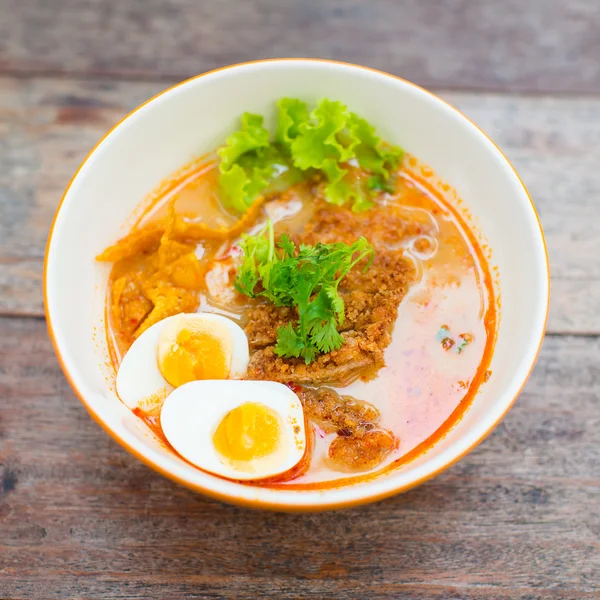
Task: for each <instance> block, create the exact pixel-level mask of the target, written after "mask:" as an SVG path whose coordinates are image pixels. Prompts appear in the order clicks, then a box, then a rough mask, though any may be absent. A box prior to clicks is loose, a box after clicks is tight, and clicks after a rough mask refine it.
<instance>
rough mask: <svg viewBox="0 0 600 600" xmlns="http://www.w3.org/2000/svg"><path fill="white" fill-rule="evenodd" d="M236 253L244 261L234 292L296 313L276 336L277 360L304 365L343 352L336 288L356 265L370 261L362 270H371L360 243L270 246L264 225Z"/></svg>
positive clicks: (366, 247)
mask: <svg viewBox="0 0 600 600" xmlns="http://www.w3.org/2000/svg"><path fill="white" fill-rule="evenodd" d="M241 248H242V251H243V254H244V256H243V261H242V264H241V265H240V267H239V269H238V273H237V276H236V279H235V288H236V289H237V290H238V291H239V292H240V293H242V294H245V295H247V296H250V297H256V296H263V297H265V298H267V299H268V300H270V301H271V302H273V303H274V304H275V305H277V306H293V307H295V308H296V310H297V311H298V322H297V323H296V324H295V325H294V324H292V323H288V324H287V325H285V326H284V327H282V328H280V329H279V330H278V332H277V344H276V346H275V352H276V354H278V355H279V356H284V357H294V358H303V359H304V360H305V362H306V363H307V364H309V363H310V362H312V361H313V360H314V359H315V358H316V356H317V355H318V354H319V353H322V352H331V351H332V350H336V349H338V348H340V347H341V346H342V344H343V343H344V338H343V337H342V336H341V334H340V333H339V332H338V329H337V328H338V327H339V326H340V325H341V324H342V323H343V321H344V300H343V298H342V297H341V296H340V294H339V292H338V286H339V284H340V281H341V280H342V279H343V278H344V277H345V276H346V275H347V274H348V272H349V271H350V269H352V268H353V267H354V266H356V265H357V264H358V263H359V262H360V261H363V260H365V259H370V260H369V261H368V262H367V265H366V267H365V268H368V267H369V266H370V261H372V258H373V248H372V246H371V245H370V244H369V243H368V242H367V240H366V239H365V238H364V237H361V238H360V239H358V240H357V241H356V242H354V244H352V245H350V246H349V245H347V244H344V243H341V242H338V243H335V244H322V243H318V244H316V245H315V246H308V245H301V246H300V248H297V247H296V245H295V244H294V242H293V241H292V240H291V239H290V238H289V236H287V235H283V236H281V238H280V239H279V241H278V242H277V243H275V241H274V235H273V225H272V223H271V222H270V221H268V222H267V225H266V226H265V228H264V229H263V230H262V231H261V232H259V233H258V234H257V235H255V236H244V237H243V239H242V242H241ZM259 284H260V285H261V287H260V288H258V287H257V286H258V285H259ZM257 289H258V290H259V291H257Z"/></svg>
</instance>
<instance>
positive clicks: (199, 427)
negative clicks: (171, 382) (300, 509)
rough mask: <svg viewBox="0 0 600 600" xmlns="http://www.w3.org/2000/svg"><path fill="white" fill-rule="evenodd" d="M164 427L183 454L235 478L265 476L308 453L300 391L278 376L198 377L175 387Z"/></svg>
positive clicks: (166, 407)
mask: <svg viewBox="0 0 600 600" xmlns="http://www.w3.org/2000/svg"><path fill="white" fill-rule="evenodd" d="M160 425H161V428H162V431H163V433H164V435H165V437H166V438H167V440H168V441H169V443H170V444H171V445H172V446H173V448H174V449H175V450H176V451H177V452H178V453H179V454H180V455H181V456H183V458H185V459H187V460H188V461H189V462H191V463H192V464H193V465H195V466H197V467H200V468H201V469H204V470H205V471H208V472H210V473H214V474H215V475H221V476H222V477H227V478H229V479H237V480H242V479H243V480H251V479H265V478H268V477H272V476H274V475H279V474H280V473H284V472H285V471H288V470H289V469H291V468H292V467H294V466H295V465H296V464H297V463H298V462H299V461H300V460H301V459H302V457H303V456H304V451H305V449H306V433H305V425H304V413H303V410H302V404H301V403H300V400H299V398H298V396H297V395H296V394H295V393H294V392H292V390H290V389H289V388H288V387H287V386H285V385H283V384H281V383H276V382H274V381H193V382H191V383H186V384H185V385H183V386H181V387H180V388H178V389H176V390H175V391H174V392H172V393H171V394H170V395H169V396H168V398H167V399H166V400H165V402H164V404H163V406H162V410H161V413H160Z"/></svg>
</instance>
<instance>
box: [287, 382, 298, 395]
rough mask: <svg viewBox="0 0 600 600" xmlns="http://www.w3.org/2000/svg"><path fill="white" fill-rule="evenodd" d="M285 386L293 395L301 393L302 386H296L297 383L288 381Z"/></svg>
mask: <svg viewBox="0 0 600 600" xmlns="http://www.w3.org/2000/svg"><path fill="white" fill-rule="evenodd" d="M285 385H287V387H289V388H290V390H292V392H294V394H297V393H298V392H300V391H302V386H301V385H298V384H297V383H294V382H293V381H288V382H287V383H286V384H285Z"/></svg>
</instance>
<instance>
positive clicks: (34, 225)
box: [0, 77, 600, 333]
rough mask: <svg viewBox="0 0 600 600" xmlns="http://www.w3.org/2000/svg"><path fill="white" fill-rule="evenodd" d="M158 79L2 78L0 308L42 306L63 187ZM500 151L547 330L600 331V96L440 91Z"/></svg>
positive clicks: (31, 310)
mask: <svg viewBox="0 0 600 600" xmlns="http://www.w3.org/2000/svg"><path fill="white" fill-rule="evenodd" d="M164 86H165V84H164V83H157V82H114V81H111V82H109V81H86V80H76V81H72V80H61V79H46V78H34V79H17V78H6V77H5V78H0V210H2V219H1V220H0V313H1V314H23V315H36V314H38V315H39V314H41V313H42V299H41V293H40V285H39V284H40V281H41V269H42V258H43V253H44V246H45V243H46V237H47V232H48V228H49V226H50V223H51V220H52V216H53V214H54V211H55V209H56V206H57V204H58V202H59V201H60V197H61V195H62V192H63V190H64V188H65V186H66V185H67V183H68V181H69V180H70V178H71V176H72V174H73V172H74V171H75V169H76V168H77V166H78V164H79V163H80V162H81V160H83V158H84V157H85V155H86V154H87V152H88V151H89V150H90V149H91V148H92V147H93V145H94V144H95V142H96V141H97V140H98V139H99V138H100V137H102V135H103V134H104V133H105V132H106V131H107V129H108V128H110V126H111V125H113V124H114V123H116V122H117V121H118V120H119V119H120V118H121V117H122V116H124V115H125V114H126V113H127V112H128V111H129V110H131V109H133V108H134V107H135V106H137V105H138V104H139V103H140V102H142V101H144V100H145V99H147V98H148V97H150V96H152V95H153V94H155V93H156V92H158V91H160V90H161V89H162V88H163V87H164ZM441 95H442V96H443V97H444V98H446V99H447V100H449V101H450V102H451V103H452V104H454V105H456V106H457V107H458V108H459V109H460V110H462V111H464V113H465V114H466V115H467V116H469V117H470V118H472V119H473V120H474V121H475V122H476V123H478V124H479V125H480V126H481V127H482V128H483V129H484V130H485V131H486V132H487V133H488V134H489V135H491V137H492V138H493V139H494V140H495V141H496V142H497V143H498V144H499V145H500V147H501V148H502V149H503V150H504V151H505V152H506V154H507V156H508V157H509V159H511V160H512V161H513V163H514V165H515V166H516V168H517V170H518V171H519V173H520V174H521V176H522V178H523V180H524V181H525V184H526V185H527V186H528V188H529V190H530V192H531V195H532V196H533V199H534V201H535V202H536V205H537V207H538V209H539V212H540V216H541V219H542V223H543V225H544V229H545V232H546V236H547V242H548V248H549V253H550V262H551V267H552V269H551V270H552V309H551V315H550V322H549V331H551V332H555V333H557V332H564V333H599V332H600V322H599V321H598V319H597V316H596V315H597V314H599V313H600V262H599V261H598V259H597V257H598V256H599V255H600V219H598V215H599V214H600V169H598V165H599V164H600V97H568V98H563V97H544V98H540V97H537V96H514V95H498V94H487V93H486V94H479V93H478V94H474V93H458V92H448V91H442V92H441Z"/></svg>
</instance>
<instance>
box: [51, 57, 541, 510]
mask: <svg viewBox="0 0 600 600" xmlns="http://www.w3.org/2000/svg"><path fill="white" fill-rule="evenodd" d="M286 62H287V63H298V62H305V63H324V64H329V65H334V66H342V67H351V68H355V69H362V70H365V71H370V72H372V73H375V74H378V75H382V76H385V77H389V78H392V79H395V80H398V81H400V82H402V83H403V84H404V85H407V86H410V87H413V88H415V89H416V90H418V91H419V92H421V93H424V94H427V95H429V96H431V97H433V98H434V99H435V100H436V101H438V102H441V103H443V104H445V105H446V107H447V108H449V109H451V110H452V111H453V112H455V113H456V114H457V115H458V117H459V118H462V119H464V120H465V121H467V122H468V123H470V124H471V125H472V126H473V127H474V128H475V129H476V130H477V131H478V132H479V133H480V134H482V135H483V137H484V138H485V139H487V140H488V141H489V142H490V143H491V144H492V146H493V147H494V148H495V149H496V150H497V151H498V153H499V155H500V156H501V157H502V158H503V159H504V161H505V163H506V165H507V166H508V167H509V168H510V170H511V171H512V173H513V174H514V176H515V177H516V179H517V181H518V182H519V183H520V185H521V187H522V189H523V192H524V193H525V195H526V197H527V199H528V200H529V203H530V207H531V210H532V212H533V215H534V216H535V219H536V221H537V224H538V228H539V235H540V239H541V242H542V246H543V250H544V253H543V256H544V261H545V266H546V273H545V277H546V292H545V295H544V299H545V307H544V318H543V326H542V328H541V330H540V338H539V340H538V342H537V349H536V351H535V353H534V354H533V355H532V358H531V363H530V365H529V367H528V370H527V373H526V374H525V376H524V378H523V381H522V383H521V385H520V386H519V388H518V389H517V390H516V393H515V394H514V396H513V397H512V398H511V399H510V401H509V402H508V403H507V405H506V407H505V408H504V410H503V412H502V413H501V414H500V415H499V416H498V417H497V419H496V420H495V421H494V422H492V423H491V424H489V426H488V427H487V428H486V429H485V430H483V431H482V432H480V434H479V435H478V436H477V437H476V438H475V439H474V440H473V441H472V442H471V443H470V444H469V445H468V446H467V447H466V448H464V449H462V450H461V451H460V452H459V453H458V454H457V455H456V456H454V457H453V458H452V459H451V460H449V461H447V462H445V463H444V464H443V465H441V466H439V467H438V468H436V469H434V470H431V471H430V472H428V473H426V474H424V475H423V476H421V477H420V478H418V479H417V480H415V481H412V482H409V483H405V484H399V485H397V486H394V487H392V488H391V489H387V490H384V491H383V492H374V493H372V494H367V495H363V496H361V497H359V498H349V499H346V500H341V501H338V502H328V501H327V499H326V498H325V497H324V496H321V499H320V500H319V501H317V502H313V503H298V504H296V503H286V502H272V501H269V500H264V499H259V498H252V499H249V498H241V497H238V496H236V495H233V494H226V493H222V492H219V491H216V490H214V489H212V488H210V487H205V486H203V485H199V484H197V483H192V482H190V481H186V480H185V479H182V478H181V477H179V476H178V475H176V474H174V473H172V472H170V471H168V470H167V469H166V468H163V467H162V466H161V465H159V464H157V463H156V462H154V461H153V460H152V459H151V458H149V457H147V456H145V455H144V454H142V453H141V452H139V451H138V450H137V449H135V448H133V447H132V446H131V445H130V444H129V443H128V442H127V441H126V440H125V439H123V438H121V437H120V436H119V435H118V434H117V433H116V432H115V431H113V429H111V428H110V427H109V426H108V425H107V424H106V423H105V422H104V421H103V420H102V419H101V418H100V416H99V415H98V414H97V413H96V412H95V411H94V409H93V408H92V406H91V405H90V404H89V403H88V402H87V401H86V399H85V396H84V394H83V392H81V391H80V390H79V389H78V388H77V386H76V385H75V383H74V380H73V378H72V377H71V374H70V373H69V370H68V369H67V366H66V362H65V360H64V359H63V356H62V354H61V351H60V349H59V347H58V343H57V341H56V336H55V334H54V329H53V325H52V317H51V314H50V310H49V307H48V256H49V251H50V247H51V244H52V238H53V234H54V229H55V224H56V222H57V219H58V216H59V213H60V211H61V208H62V206H63V203H64V201H65V198H66V197H67V195H68V193H69V190H70V189H71V187H72V185H73V183H74V181H75V180H76V178H77V176H78V175H79V172H80V171H81V170H82V168H83V167H84V165H85V164H86V163H87V162H88V160H89V159H90V158H91V157H92V155H93V154H94V153H95V152H96V150H97V149H98V147H99V146H100V145H101V144H102V143H103V142H104V141H105V139H106V138H107V137H108V136H109V135H111V134H112V133H113V131H115V130H116V129H117V128H118V127H120V126H121V124H123V123H124V122H125V121H126V120H127V119H129V118H130V117H132V116H133V115H134V114H135V113H136V112H137V111H139V110H140V109H141V108H143V107H144V106H146V105H147V104H150V103H151V102H153V101H154V100H155V99H157V98H159V97H160V96H162V95H163V94H166V93H169V92H171V91H173V90H174V89H176V88H178V87H180V86H183V85H186V84H188V83H190V82H192V81H195V80H198V79H200V78H202V77H206V76H208V75H212V74H215V73H219V72H223V71H227V70H231V69H236V68H239V67H245V66H251V65H261V64H266V63H286ZM42 288H43V299H44V314H45V317H46V326H47V330H48V335H49V337H50V341H51V343H52V346H53V348H54V352H55V354H56V357H57V359H58V362H59V365H60V367H61V370H62V371H63V374H64V375H65V378H66V379H67V381H68V383H69V385H70V387H71V389H72V390H73V391H74V393H75V395H76V396H77V397H78V398H79V400H80V402H81V403H82V404H83V405H84V407H85V408H86V409H87V411H88V413H89V414H90V415H91V417H92V418H93V419H94V420H95V421H96V423H98V424H99V425H100V426H101V427H102V429H104V431H106V433H108V434H109V435H110V437H112V438H113V440H115V441H116V442H117V443H118V444H120V445H121V446H122V447H123V448H124V449H125V450H127V452H129V453H130V454H132V455H134V456H135V457H136V458H137V459H138V460H140V461H141V462H142V463H144V464H145V465H146V466H148V467H150V468H151V469H153V470H154V471H157V472H158V473H160V474H161V475H163V476H165V477H167V478H168V479H171V480H172V481H174V482H176V483H178V484H179V485H182V486H184V487H186V488H188V489H190V490H192V491H194V492H197V493H201V494H203V495H205V496H208V497H210V498H213V499H216V500H220V501H222V502H227V503H229V504H235V505H238V506H244V507H247V508H253V509H267V510H277V511H285V512H316V511H322V510H335V509H342V508H351V507H355V506H360V505H363V504H368V503H372V502H376V501H379V500H383V499H385V498H388V497H391V496H394V495H396V494H400V493H402V492H405V491H408V490H410V489H412V488H414V487H417V486H418V485H421V484H422V483H424V482H425V481H427V480H429V479H431V478H433V477H435V476H437V475H438V474H440V473H441V472H443V471H445V470H446V469H448V468H449V467H451V466H452V465H453V464H455V463H456V462H457V461H458V460H460V459H461V458H462V457H463V456H465V455H466V454H468V453H469V452H470V451H471V450H473V449H474V448H475V447H476V446H478V445H479V444H480V443H481V442H482V441H483V440H484V439H485V438H486V437H487V436H488V435H489V434H490V433H491V432H492V431H493V430H494V429H495V428H496V426H497V425H498V423H500V421H502V419H503V418H504V417H505V416H506V414H507V413H508V411H509V410H510V409H511V408H512V406H513V404H514V403H515V401H516V399H517V398H518V397H519V396H520V394H521V392H522V391H523V388H524V386H525V384H526V383H527V381H528V379H529V377H530V375H531V373H532V371H533V368H534V366H535V364H536V362H537V359H538V356H539V353H540V350H541V347H542V344H543V341H544V337H545V332H546V327H547V324H548V313H549V304H550V264H549V259H548V247H547V244H546V239H545V237H544V231H543V228H542V224H541V221H540V218H539V215H538V212H537V210H536V208H535V204H534V203H533V200H532V198H531V195H530V194H529V192H528V190H527V188H526V186H525V184H524V183H523V181H522V179H521V177H520V176H519V174H518V173H517V171H516V169H515V168H514V166H513V165H512V163H511V162H510V161H509V160H508V158H507V157H506V155H505V154H504V152H502V150H501V149H500V148H499V147H498V145H497V144H496V143H495V142H494V141H493V140H492V139H491V138H490V137H489V136H488V135H487V134H486V133H485V132H484V131H483V130H482V129H481V128H480V127H479V126H478V125H476V124H475V123H474V122H473V121H472V120H471V119H469V118H468V117H467V116H465V115H464V114H463V113H462V112H461V111H459V110H458V109H457V108H455V107H454V106H452V105H451V104H450V103H448V102H446V101H445V100H444V99H442V98H440V97H439V96H437V95H436V94H434V93H432V92H430V91H429V90H427V89H425V88H423V87H421V86H419V85H417V84H415V83H413V82H411V81H408V80H406V79H404V78H402V77H399V76H397V75H392V74H390V73H386V72H385V71H381V70H379V69H374V68H371V67H366V66H363V65H357V64H353V63H348V62H344V61H338V60H330V59H321V58H268V59H261V60H253V61H246V62H240V63H235V64H231V65H226V66H223V67H220V68H217V69H212V70H210V71H206V72H204V73H200V74H198V75H195V76H193V77H190V78H188V79H185V80H183V81H180V82H178V83H176V84H174V85H172V86H169V87H167V88H165V89H164V90H162V91H160V92H158V93H157V94H155V95H154V96H152V97H151V98H149V99H147V100H146V101H145V102H143V103H142V104H140V105H139V106H137V107H136V108H134V109H133V110H132V111H130V112H129V113H127V114H126V115H125V116H124V117H123V118H122V119H120V120H119V121H118V122H117V123H115V124H114V125H113V126H112V127H111V128H110V129H109V130H108V131H107V132H106V133H105V134H104V135H103V136H102V137H101V138H100V139H99V140H98V141H97V142H96V144H95V145H94V146H93V148H92V149H91V150H90V151H89V152H88V154H87V155H86V157H85V158H84V159H83V161H82V162H81V164H80V165H79V167H78V168H77V170H76V171H75V172H74V174H73V176H72V177H71V179H70V181H69V183H68V185H67V187H66V188H65V191H64V192H63V195H62V197H61V200H60V202H59V204H58V206H57V208H56V212H55V214H54V217H53V220H52V223H51V226H50V229H49V232H48V239H47V242H46V249H45V253H44V268H43V277H42ZM295 493H297V494H302V492H301V491H300V492H295Z"/></svg>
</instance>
